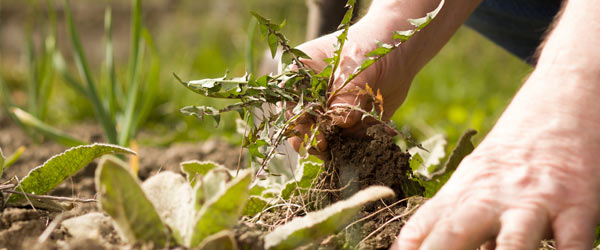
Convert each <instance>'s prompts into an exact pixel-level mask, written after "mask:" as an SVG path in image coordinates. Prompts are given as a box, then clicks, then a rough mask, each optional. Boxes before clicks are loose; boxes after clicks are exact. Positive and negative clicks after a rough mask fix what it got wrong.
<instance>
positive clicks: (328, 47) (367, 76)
mask: <svg viewBox="0 0 600 250" xmlns="http://www.w3.org/2000/svg"><path fill="white" fill-rule="evenodd" d="M365 22H366V21H364V20H361V22H358V23H356V24H355V25H353V26H351V27H350V29H349V31H348V40H347V41H346V43H345V45H344V48H343V50H342V53H341V57H340V58H341V60H340V66H339V69H338V70H337V71H336V72H335V73H334V81H333V86H330V91H329V92H330V93H331V92H333V91H335V90H337V89H339V88H340V87H341V86H342V85H343V83H344V81H345V80H346V79H347V78H348V76H349V75H350V74H351V73H352V72H354V70H355V68H357V67H358V66H360V65H361V64H362V62H363V61H364V60H366V59H367V58H366V56H365V55H366V54H367V53H368V52H370V51H371V50H373V49H376V48H377V47H378V45H377V43H376V40H377V37H376V36H377V35H379V34H380V33H382V32H377V31H373V29H369V27H370V26H369V25H368V24H366V23H365ZM337 35H338V33H333V34H329V35H326V36H323V37H320V38H317V39H315V40H312V41H309V42H307V43H304V44H302V45H300V46H299V47H298V49H300V50H302V51H304V52H305V53H306V54H308V55H309V56H310V57H311V59H310V60H308V59H303V60H302V62H303V63H304V64H305V65H306V66H307V67H309V68H311V69H313V70H315V71H316V72H320V71H321V70H323V69H324V68H325V67H326V66H327V63H326V62H325V61H324V59H326V58H331V57H333V53H334V44H335V43H336V36H337ZM386 36H389V37H381V39H379V40H381V41H386V42H387V40H391V32H390V33H389V34H387V33H386ZM384 39H385V40H384ZM401 50H402V48H398V49H397V50H394V51H392V52H391V53H390V54H388V55H386V56H384V57H383V58H382V59H381V60H379V61H377V62H376V63H374V64H373V65H372V66H370V67H369V68H367V69H366V70H365V71H364V72H362V73H361V74H359V75H358V76H357V77H356V78H354V79H353V80H352V81H350V82H349V83H348V84H347V85H345V86H344V87H343V88H342V89H340V91H338V93H339V94H336V95H334V96H333V97H331V98H330V101H329V102H328V107H327V108H328V111H330V112H331V114H332V117H333V124H334V125H337V126H339V127H340V128H342V132H343V133H344V134H349V135H353V136H363V135H364V134H365V131H366V128H367V127H368V126H370V125H373V124H376V123H377V121H375V120H373V119H364V120H363V119H361V117H362V114H361V113H360V112H359V111H351V112H349V111H348V108H347V107H348V106H356V105H360V107H361V108H362V109H363V110H366V111H370V110H371V109H372V107H373V105H372V97H371V96H369V95H366V94H361V93H359V91H358V90H364V89H366V88H367V84H368V86H369V87H370V88H371V89H373V91H374V92H375V93H377V92H378V91H379V92H380V93H381V95H382V97H383V119H384V120H389V118H390V117H391V116H392V114H393V113H394V111H395V110H396V109H397V108H398V106H400V104H401V103H402V102H403V101H404V99H405V97H406V93H407V91H408V88H409V86H410V82H411V81H412V79H413V77H414V73H413V71H412V69H409V68H405V67H402V58H401V56H400V53H401ZM344 106H345V107H344ZM292 107H293V106H292ZM288 113H290V112H289V111H288ZM314 123H315V121H314V118H313V117H309V116H305V117H303V118H301V119H298V121H297V122H296V126H295V130H297V131H298V132H299V134H300V135H302V136H304V134H310V131H311V127H312V126H313V125H314ZM390 132H391V131H390ZM302 141H303V140H302V137H291V138H290V139H289V142H290V144H291V145H292V146H293V147H294V148H295V149H296V150H298V149H299V147H300V145H301V143H302ZM317 141H319V143H318V146H317V147H318V149H317V150H314V149H312V150H311V151H310V153H312V154H316V155H317V156H321V157H323V155H322V152H324V151H325V149H326V147H327V143H326V141H325V138H324V137H323V135H322V133H321V134H319V136H318V138H317Z"/></svg>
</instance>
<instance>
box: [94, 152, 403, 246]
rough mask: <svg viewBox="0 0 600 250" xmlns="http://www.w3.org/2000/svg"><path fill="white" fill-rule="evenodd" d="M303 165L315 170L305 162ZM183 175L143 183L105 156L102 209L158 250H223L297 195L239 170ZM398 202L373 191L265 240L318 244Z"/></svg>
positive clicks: (198, 168)
mask: <svg viewBox="0 0 600 250" xmlns="http://www.w3.org/2000/svg"><path fill="white" fill-rule="evenodd" d="M303 166H304V168H305V169H306V168H314V166H310V164H306V163H305V164H304V165H303ZM307 166H310V167H307ZM317 167H318V166H317ZM181 168H182V171H183V172H185V174H186V178H184V177H183V176H181V175H179V174H176V173H173V172H169V171H165V172H161V173H159V174H157V175H154V176H152V177H150V178H149V179H147V180H146V181H145V182H144V183H142V184H140V183H139V181H138V180H137V178H136V177H134V176H133V175H132V174H131V171H130V170H129V168H128V167H127V165H126V163H124V162H123V161H121V160H119V159H118V158H115V157H110V156H106V157H104V158H103V159H102V160H101V161H100V164H99V167H98V169H97V172H96V188H97V190H98V195H99V206H100V208H101V209H102V210H104V211H105V212H106V213H107V214H108V215H109V216H110V217H112V218H113V220H114V222H115V225H116V226H117V228H118V231H119V232H120V233H121V235H122V236H123V237H124V238H125V239H126V240H127V241H129V242H131V243H133V242H138V243H142V244H154V246H156V247H166V246H174V245H179V246H185V247H190V248H198V249H225V248H224V247H225V246H235V245H237V243H236V242H235V241H234V238H233V232H232V230H233V227H234V226H235V225H236V224H237V223H238V221H239V220H240V217H241V216H242V215H247V216H252V215H254V214H256V213H259V212H261V211H266V210H269V208H268V207H267V204H269V202H272V201H273V199H274V198H273V197H275V196H278V195H284V194H285V193H288V195H289V193H290V192H292V191H294V190H291V188H289V187H288V185H285V188H283V189H282V190H280V191H279V194H277V195H275V193H276V192H273V191H268V190H267V189H266V188H265V187H263V186H260V185H258V184H254V185H251V184H252V175H251V171H250V170H242V171H240V172H239V174H238V175H237V176H235V175H234V174H235V171H231V170H228V169H226V168H225V167H223V166H220V165H218V164H216V163H213V162H199V161H189V162H183V163H182V164H181ZM308 176H312V177H308ZM314 178H316V174H308V175H307V177H303V178H302V179H301V181H300V182H299V183H298V184H297V185H298V186H305V185H306V184H304V183H306V182H308V181H309V179H311V180H310V181H312V180H313V179H314ZM290 183H291V182H290ZM286 189H288V191H284V190H286ZM267 193H270V194H271V197H272V198H271V199H270V198H263V197H262V196H259V195H264V196H265V197H268V195H266V194H267ZM393 195H394V193H393V191H391V190H390V189H389V188H386V187H381V186H373V187H370V188H368V189H366V190H363V191H361V192H359V193H357V194H356V195H354V196H353V197H351V198H350V199H348V200H345V201H341V202H338V203H335V204H333V205H332V206H330V207H328V208H326V209H323V210H321V211H316V212H311V213H308V214H306V215H305V216H304V217H301V218H297V219H294V220H292V221H290V222H289V223H286V224H285V225H283V226H280V227H277V228H275V230H274V231H273V232H270V233H268V234H267V235H266V236H265V242H264V248H265V249H291V248H295V247H298V246H301V245H304V244H307V243H311V242H318V241H319V240H321V239H323V238H324V237H326V236H328V235H331V234H333V233H336V232H338V231H339V230H340V229H341V228H343V227H345V226H346V225H348V224H349V223H350V222H352V220H353V219H354V215H355V214H356V213H357V212H358V211H359V210H360V208H361V207H362V206H363V205H365V204H366V203H368V202H370V201H375V200H379V199H382V198H386V197H390V196H393Z"/></svg>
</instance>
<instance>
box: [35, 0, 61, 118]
mask: <svg viewBox="0 0 600 250" xmlns="http://www.w3.org/2000/svg"><path fill="white" fill-rule="evenodd" d="M46 3H47V8H48V19H49V24H48V30H49V31H48V36H47V37H46V40H45V41H44V56H43V57H42V58H43V64H42V67H41V73H42V76H41V83H40V86H39V92H38V93H39V96H38V101H37V102H38V103H37V105H38V112H39V116H38V118H39V119H40V120H42V121H45V120H46V116H47V113H48V107H49V106H50V105H49V104H48V102H49V100H50V95H51V92H52V84H53V82H54V76H55V70H54V66H53V63H54V56H55V53H56V36H57V27H56V26H57V25H56V11H55V10H54V4H53V3H52V1H50V0H47V1H46Z"/></svg>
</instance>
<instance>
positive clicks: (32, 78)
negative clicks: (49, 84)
mask: <svg viewBox="0 0 600 250" xmlns="http://www.w3.org/2000/svg"><path fill="white" fill-rule="evenodd" d="M32 33H33V31H32V30H31V28H29V29H28V31H27V38H26V43H27V45H26V47H25V54H26V56H27V67H28V71H29V79H28V81H27V110H29V112H31V114H33V115H34V116H37V115H38V112H37V106H38V105H37V100H38V74H37V65H36V54H35V48H34V45H33V34H32Z"/></svg>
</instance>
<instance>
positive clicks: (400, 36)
mask: <svg viewBox="0 0 600 250" xmlns="http://www.w3.org/2000/svg"><path fill="white" fill-rule="evenodd" d="M415 33H416V30H404V31H394V34H393V35H392V39H394V40H400V42H406V41H407V40H408V39H410V38H411V37H412V36H413V35H414V34H415Z"/></svg>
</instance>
